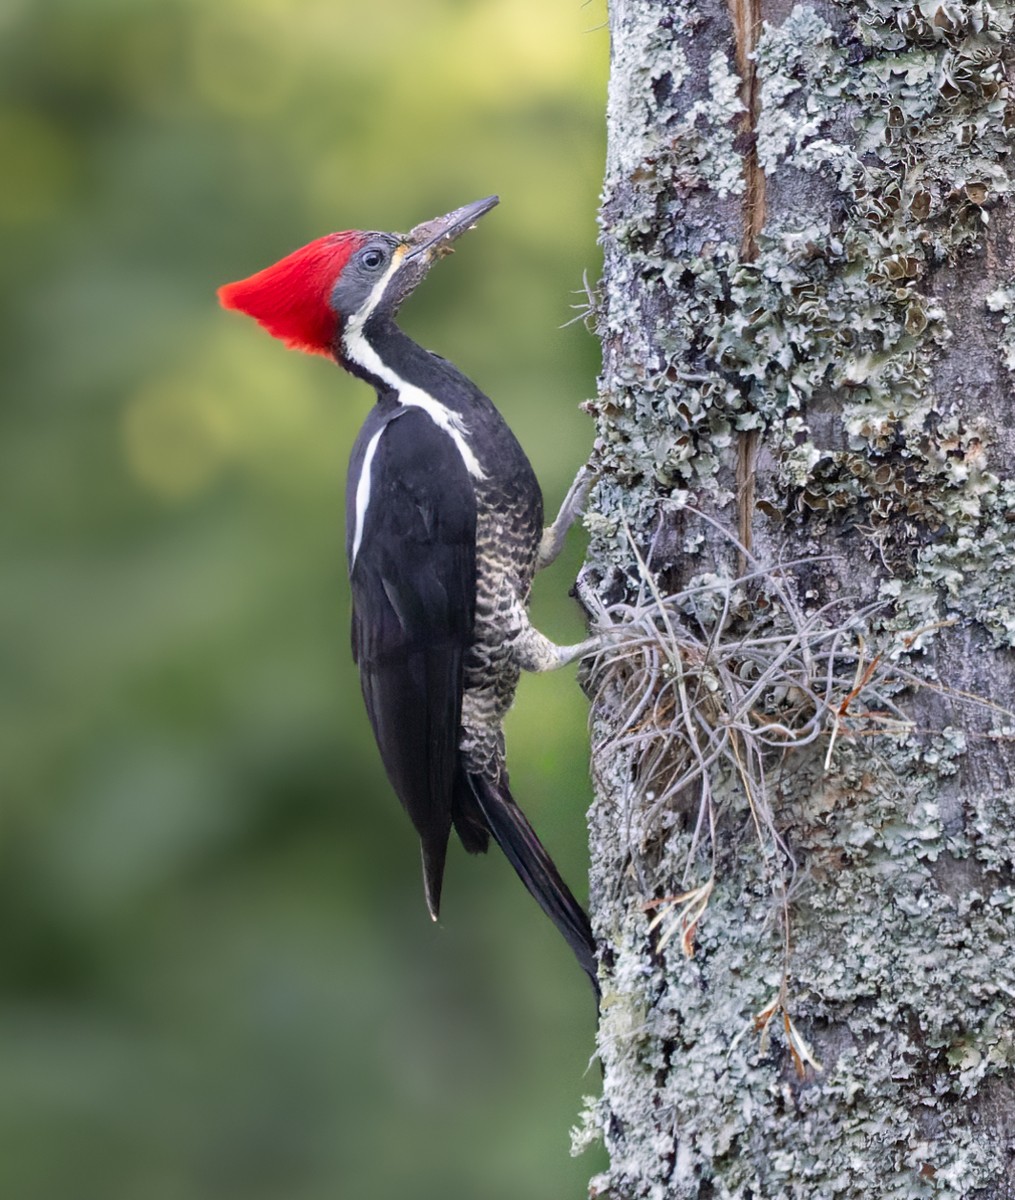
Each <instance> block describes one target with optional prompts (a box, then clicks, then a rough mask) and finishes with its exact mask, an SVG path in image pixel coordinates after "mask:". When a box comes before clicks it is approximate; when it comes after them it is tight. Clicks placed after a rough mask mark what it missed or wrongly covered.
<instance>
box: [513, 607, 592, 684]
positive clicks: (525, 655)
mask: <svg viewBox="0 0 1015 1200" xmlns="http://www.w3.org/2000/svg"><path fill="white" fill-rule="evenodd" d="M602 645H603V639H602V638H601V637H592V638H586V639H585V641H584V642H577V643H576V644H575V645H573V646H558V645H557V644H556V642H551V641H550V639H549V638H548V637H546V636H545V635H544V634H542V633H540V632H539V630H538V629H536V628H535V626H533V625H530V624H529V620H528V614H526V616H525V625H524V626H523V628H522V631H521V633H520V634H519V635H518V637H517V639H516V640H515V642H514V644H513V646H512V652H513V657H514V660H515V662H516V663H517V664H518V665H519V666H520V667H521V668H522V670H523V671H555V670H556V669H557V668H558V667H563V666H566V665H567V664H568V663H569V662H574V660H575V659H576V658H586V657H587V656H588V655H590V654H596V653H597V652H598V651H599V650H600V649H602Z"/></svg>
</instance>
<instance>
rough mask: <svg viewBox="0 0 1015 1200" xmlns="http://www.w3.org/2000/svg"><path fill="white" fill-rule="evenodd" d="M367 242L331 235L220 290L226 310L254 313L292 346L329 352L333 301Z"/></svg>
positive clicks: (354, 235) (357, 235) (361, 236)
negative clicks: (339, 282) (345, 271)
mask: <svg viewBox="0 0 1015 1200" xmlns="http://www.w3.org/2000/svg"><path fill="white" fill-rule="evenodd" d="M364 241H366V237H365V235H364V234H362V233H329V234H327V235H325V236H324V237H320V238H317V239H316V241H313V242H309V243H308V244H307V245H306V246H301V247H300V249H299V250H294V251H293V252H292V254H288V255H286V257H285V258H282V259H279V261H278V262H277V263H274V264H272V266H270V267H265V268H264V270H263V271H258V272H257V274H256V275H251V276H250V277H249V278H247V279H240V280H238V281H237V282H236V283H227V284H224V285H223V286H222V287H220V288H219V290H218V297H219V302H220V303H221V304H222V307H223V308H233V309H236V310H237V312H242V313H246V314H247V316H250V317H253V318H254V320H255V321H258V322H259V323H260V324H261V325H263V326H264V328H265V329H266V330H267V331H268V332H269V333H270V334H271V335H272V336H273V337H277V338H280V339H281V340H282V341H283V342H285V344H286V345H287V346H289V347H291V348H292V349H293V350H305V351H306V352H307V353H308V354H330V353H331V349H332V344H333V342H334V339H335V325H336V321H337V319H338V318H337V317H336V315H335V313H334V311H333V310H332V308H331V305H330V304H329V303H328V298H329V296H330V295H331V289H332V288H333V287H334V286H335V281H336V280H337V279H338V277H339V275H340V274H341V273H342V268H343V267H344V266H345V264H346V263H347V262H348V261H349V258H350V256H351V255H352V254H354V253H355V252H356V250H357V249H359V247H360V246H361V245H363V243H364Z"/></svg>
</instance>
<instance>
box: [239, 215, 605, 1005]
mask: <svg viewBox="0 0 1015 1200" xmlns="http://www.w3.org/2000/svg"><path fill="white" fill-rule="evenodd" d="M497 203H498V197H496V196H488V197H487V198H486V199H484V200H478V201H476V202H475V203H473V204H467V205H465V206H464V207H462V208H458V209H455V211H453V212H450V213H448V214H446V215H445V216H442V217H437V218H436V219H434V220H432V221H426V222H423V223H422V224H420V225H417V226H416V227H415V228H414V229H413V230H412V231H411V232H410V233H408V234H397V233H370V232H359V231H352V232H346V233H333V234H329V235H327V236H325V237H322V238H318V239H317V240H316V241H313V242H311V243H310V244H309V245H306V246H303V247H302V248H301V249H299V250H296V251H294V252H293V253H292V254H290V255H288V256H287V257H286V258H283V259H282V260H281V261H280V262H277V263H275V264H274V265H273V266H270V267H267V268H266V269H265V270H263V271H259V272H258V273H257V274H255V275H251V276H250V277H249V278H248V279H243V280H240V281H239V282H237V283H230V284H226V285H225V286H224V287H222V288H220V289H219V298H220V300H221V303H222V304H223V305H224V307H226V308H229V309H236V310H238V311H240V312H243V313H246V314H248V315H249V316H251V317H253V318H254V319H255V320H257V321H258V322H259V323H260V324H261V325H262V326H263V327H264V328H265V329H266V330H267V331H268V332H269V333H270V334H272V335H273V336H275V337H277V338H280V339H281V340H282V341H283V342H284V343H286V345H288V346H289V347H291V348H295V349H299V350H303V351H307V352H309V353H313V354H323V355H327V356H329V357H332V358H334V359H335V360H337V362H338V363H339V365H340V366H342V367H344V368H345V370H346V371H349V372H350V373H351V374H353V375H355V376H358V377H359V378H360V379H363V380H365V381H366V382H367V383H369V384H370V385H371V386H372V387H373V388H374V389H375V391H376V393H377V403H376V404H375V406H374V407H373V409H372V411H371V412H370V414H369V416H368V417H367V419H366V422H365V423H364V425H363V428H362V429H361V430H360V433H359V436H358V437H357V439H356V443H355V445H354V447H353V450H352V456H351V461H350V467H349V476H348V485H347V492H346V526H347V529H346V550H347V554H348V562H349V578H350V586H351V591H352V649H353V656H354V658H355V660H356V663H357V666H358V668H359V673H360V680H361V684H362V690H363V698H364V700H365V702H366V709H367V713H368V715H369V717H370V723H371V725H372V726H373V731H374V735H375V737H376V740H377V745H378V748H379V750H380V754H381V758H382V760H383V762H384V766H385V768H386V771H387V775H388V778H389V780H390V782H391V785H392V788H393V789H394V791H395V793H396V794H397V796H398V798H399V800H400V801H401V803H402V805H403V806H404V808H405V810H406V811H407V813H408V815H409V817H410V819H411V820H412V823H413V825H414V826H415V829H416V832H417V833H418V835H419V839H420V844H421V849H422V857H423V883H424V891H425V895H426V903H427V906H428V908H429V911H430V915H431V917H432V918H433V919H434V920H435V921H436V920H437V916H438V912H439V909H440V899H441V883H442V879H443V875H444V862H445V856H446V854H447V847H448V840H449V837H450V834H451V829H452V827H453V828H454V829H455V830H456V832H457V834H458V837H459V838H460V840H461V842H462V844H463V845H464V847H465V849H466V850H467V851H469V852H471V853H480V852H483V851H485V850H486V849H487V848H488V845H489V838H490V835H491V834H492V835H493V837H494V839H495V841H496V842H497V843H498V845H499V846H500V848H501V849H502V850H503V852H504V854H505V855H506V856H507V858H508V860H509V861H510V862H511V865H512V866H513V867H514V869H515V871H517V873H518V875H519V876H520V878H521V880H522V882H523V883H524V884H525V886H526V887H527V888H528V890H529V891H530V892H531V894H532V895H533V896H534V897H535V899H536V900H537V902H538V903H539V904H540V906H541V907H542V909H543V911H544V912H545V913H546V914H547V916H548V917H549V918H550V920H551V921H553V923H554V924H555V925H556V926H557V928H558V929H559V930H560V932H561V933H562V934H563V936H564V938H565V939H566V940H567V942H568V944H569V945H570V946H571V949H572V950H573V951H574V953H575V955H576V957H577V959H578V962H579V963H580V965H581V966H582V968H583V969H584V970H585V972H586V973H587V974H588V976H589V978H590V979H591V981H592V984H593V987H594V988H596V991H597V994H598V984H597V981H596V961H595V946H594V942H593V938H592V931H591V928H590V925H589V920H588V917H587V916H586V914H585V912H584V910H583V909H582V907H581V906H580V905H579V903H578V901H577V900H576V899H575V898H574V896H573V895H572V894H571V892H570V891H569V889H568V887H567V885H566V884H565V883H564V881H563V879H562V878H561V877H560V874H559V872H558V871H557V868H556V867H555V866H554V863H553V860H552V859H551V858H550V856H549V854H548V853H547V852H546V850H545V849H544V848H543V845H542V843H541V842H540V841H539V838H538V837H537V836H536V834H535V831H534V830H533V829H532V826H531V825H530V824H529V822H528V821H527V820H526V818H525V816H524V814H523V813H522V811H521V809H520V808H519V807H518V805H517V804H516V803H515V801H514V799H513V797H512V795H511V791H510V788H509V784H508V773H507V768H506V766H505V759H504V733H503V727H502V723H503V718H504V715H505V713H506V712H507V710H508V708H509V707H510V705H511V703H512V700H513V699H514V694H515V689H516V687H517V684H518V678H519V673H520V671H521V670H528V671H544V670H550V669H553V668H554V667H558V666H561V665H563V664H564V663H566V662H570V661H571V660H573V659H575V658H577V657H580V656H581V655H583V654H585V653H587V652H589V651H590V650H591V649H593V648H594V646H595V644H596V643H595V641H594V639H593V640H590V641H587V642H582V643H580V644H578V645H575V646H557V645H555V644H554V643H553V642H551V641H549V640H548V639H547V638H546V637H544V636H543V635H542V634H541V633H540V632H539V631H538V630H537V629H535V628H534V626H533V625H532V624H531V623H530V621H529V616H528V609H527V606H528V599H529V589H530V587H531V584H532V577H533V575H534V573H535V571H536V570H537V568H539V567H542V566H545V565H547V564H548V563H549V562H552V561H553V559H554V558H555V557H556V555H557V553H558V552H559V551H560V548H561V545H562V542H563V539H564V535H565V533H566V532H567V528H568V526H569V525H570V524H571V523H572V522H573V520H574V517H575V515H576V514H577V512H578V510H579V509H580V508H581V505H582V504H583V502H584V499H585V495H586V493H587V486H588V477H587V476H585V475H583V474H582V473H579V477H578V479H576V481H575V484H574V485H573V487H572V489H571V491H570V492H569V493H568V496H567V498H566V499H565V502H564V505H563V506H562V508H561V512H560V515H559V516H558V518H557V520H556V521H555V522H554V523H553V525H551V526H549V527H548V528H547V529H546V530H545V531H544V529H543V499H542V494H541V492H540V488H539V484H538V482H537V480H536V476H535V474H534V472H533V470H532V466H531V465H530V463H529V461H528V459H527V458H526V456H525V453H524V451H523V450H522V448H521V446H520V445H519V444H518V441H517V440H516V438H515V436H514V434H513V433H512V432H511V430H510V429H509V428H508V425H507V423H506V422H505V420H504V418H503V417H502V416H501V415H500V413H499V412H498V411H497V409H496V408H495V407H494V405H493V403H492V402H491V401H490V400H489V399H488V398H487V396H485V395H484V394H483V392H481V391H480V389H479V388H478V387H477V386H476V385H475V384H474V383H473V382H472V381H471V380H469V379H467V378H466V377H465V376H464V375H463V374H462V372H461V371H459V370H458V369H457V368H456V367H455V366H453V365H452V364H451V363H450V362H448V361H447V360H446V359H444V358H440V357H438V356H437V355H436V354H432V353H430V352H429V351H427V350H424V349H423V348H422V347H421V346H419V345H417V344H416V343H415V342H414V341H412V339H411V338H409V337H408V336H407V335H406V334H405V333H403V332H402V330H401V329H399V327H398V326H397V325H396V324H395V315H396V313H397V311H398V309H399V306H400V305H401V304H402V302H403V301H404V300H405V299H406V298H407V297H408V296H409V295H410V293H411V292H412V291H413V290H414V289H415V288H416V286H417V285H418V284H419V283H420V281H421V280H422V279H423V278H424V276H425V275H426V274H427V271H428V270H429V268H430V266H431V265H432V264H433V263H434V262H435V261H436V260H437V259H439V258H442V257H443V256H444V255H446V254H448V253H450V252H451V249H452V243H453V242H454V241H455V239H456V238H458V237H459V235H460V234H462V233H463V232H465V231H466V230H468V229H470V228H472V227H473V226H474V225H475V223H476V222H477V221H478V220H479V218H480V217H482V216H483V215H484V214H485V213H487V212H489V211H490V209H492V208H493V207H494V206H495V205H496V204H497Z"/></svg>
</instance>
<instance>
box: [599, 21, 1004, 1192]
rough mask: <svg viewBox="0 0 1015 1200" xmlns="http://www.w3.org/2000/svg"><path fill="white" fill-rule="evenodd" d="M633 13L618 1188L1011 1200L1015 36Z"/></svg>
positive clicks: (606, 406)
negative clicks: (1014, 89) (1014, 75)
mask: <svg viewBox="0 0 1015 1200" xmlns="http://www.w3.org/2000/svg"><path fill="white" fill-rule="evenodd" d="M610 10H611V12H610V27H611V43H612V77H611V85H610V95H609V113H608V123H609V150H608V161H607V171H606V182H605V190H604V198H603V207H602V231H603V244H604V247H605V274H604V281H603V285H602V295H601V298H600V302H599V303H598V305H597V320H598V325H599V332H600V334H601V337H602V341H603V356H604V365H603V373H602V378H601V385H600V390H599V395H598V398H597V400H596V401H595V402H594V403H593V405H592V406H591V407H592V408H593V409H594V413H595V416H596V420H597V426H598V440H597V449H596V456H597V465H598V468H599V471H600V475H599V482H598V484H597V486H596V489H595V491H594V493H593V500H592V504H591V509H590V513H589V515H588V517H587V523H588V525H589V528H590V530H591V533H592V543H591V547H590V551H589V558H588V561H587V564H586V568H585V570H584V573H583V576H584V594H585V595H586V596H587V597H588V602H589V604H590V606H591V607H592V608H593V610H594V611H595V612H596V614H597V615H598V617H599V619H600V620H601V621H604V622H606V623H608V624H609V625H610V626H611V627H612V634H611V636H610V639H609V645H608V648H607V649H606V650H605V651H604V652H603V654H602V655H601V656H600V658H599V660H598V662H597V663H596V665H595V666H594V667H593V668H592V669H591V670H590V671H589V674H588V677H587V679H586V687H587V690H588V691H589V694H590V696H591V699H592V703H593V775H594V778H595V782H596V799H595V802H594V805H593V809H592V813H591V819H590V823H591V833H592V916H593V922H594V925H595V927H596V930H597V934H598V936H599V938H600V940H601V946H602V962H603V966H602V982H603V1003H602V1020H601V1029H600V1035H599V1051H600V1055H601V1059H602V1064H603V1069H604V1090H603V1096H602V1098H601V1099H599V1100H596V1101H590V1102H589V1106H588V1109H587V1111H586V1113H585V1114H584V1118H583V1123H582V1125H581V1127H580V1128H579V1130H578V1131H577V1133H576V1143H577V1145H579V1146H581V1145H583V1144H584V1143H585V1142H587V1141H589V1140H591V1139H594V1138H602V1139H603V1141H604V1142H605V1144H606V1147H607V1150H608V1152H609V1160H610V1165H609V1169H608V1170H607V1171H606V1172H605V1173H604V1174H603V1175H601V1176H598V1177H597V1178H596V1179H595V1180H593V1181H592V1184H591V1187H590V1195H592V1196H597V1197H600V1198H605V1197H609V1198H610V1200H641V1198H642V1197H645V1198H649V1197H651V1198H653V1200H663V1198H666V1200H670V1198H674V1200H675V1198H678V1197H724V1198H744V1200H746V1198H748V1197H752V1198H754V1200H760V1198H765V1200H770V1198H775V1197H780V1198H781V1197H793V1198H797V1197H799V1198H801V1200H802V1198H808V1200H810V1198H815V1200H816V1198H819V1197H820V1198H821V1200H828V1198H834V1197H884V1196H892V1197H896V1196H897V1197H923V1196H928V1197H929V1196H934V1197H942V1196H947V1197H974V1196H975V1197H978V1198H979V1197H982V1198H987V1197H989V1198H992V1200H993V1198H1000V1197H1013V1196H1015V1028H1013V1017H1015V787H1013V784H1015V754H1013V740H1015V717H1013V716H1012V713H1011V711H1010V710H1011V709H1012V708H1013V707H1015V654H1013V647H1015V482H1013V479H1012V465H1013V463H1015V428H1013V427H1015V420H1013V404H1012V397H1013V392H1015V219H1013V206H1012V204H1011V193H1012V182H1011V179H1010V178H1009V171H1010V163H1011V159H1010V158H1009V157H1008V153H1009V147H1010V145H1011V136H1012V126H1013V125H1015V118H1013V107H1012V102H1011V99H1010V97H1009V89H1008V85H1007V82H1006V66H1007V67H1010V65H1011V60H1012V57H1013V52H1012V39H1011V29H1012V18H1013V6H1012V4H1011V3H998V4H995V5H988V4H986V3H982V2H980V3H975V4H960V3H956V2H954V0H924V2H923V3H920V4H918V5H916V6H909V5H907V4H901V3H897V2H895V0H854V2H852V3H843V4H839V5H833V4H828V3H818V4H814V5H800V6H797V7H794V8H792V10H791V9H790V8H789V6H788V5H786V4H782V3H777V2H775V0H730V3H729V6H728V7H727V6H725V5H723V4H721V3H718V2H716V0H700V2H698V3H690V2H689V3H673V2H671V3H661V2H660V0H611V4H610Z"/></svg>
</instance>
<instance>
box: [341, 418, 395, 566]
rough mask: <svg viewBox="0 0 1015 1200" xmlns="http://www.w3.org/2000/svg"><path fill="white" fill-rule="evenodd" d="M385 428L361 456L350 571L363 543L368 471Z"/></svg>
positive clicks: (385, 426) (371, 440)
mask: <svg viewBox="0 0 1015 1200" xmlns="http://www.w3.org/2000/svg"><path fill="white" fill-rule="evenodd" d="M387 427H388V426H387V425H386V424H385V425H382V426H381V427H380V429H378V430H377V432H376V433H375V434H374V436H373V437H372V438H371V439H370V441H369V442H367V448H366V453H365V454H364V455H363V466H362V467H360V472H359V480H358V481H357V483H356V529H355V532H354V533H353V537H352V552H351V553H350V555H349V570H350V571H351V570H352V569H353V566H354V565H355V563H356V555H357V554H359V547H360V542H362V541H363V526H364V524H365V523H366V518H367V509H368V508H369V507H370V469H371V467H372V466H373V463H374V455H375V454H376V453H377V443H378V442H379V441H380V440H381V434H382V433H383V432H384V431H385V429H387Z"/></svg>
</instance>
